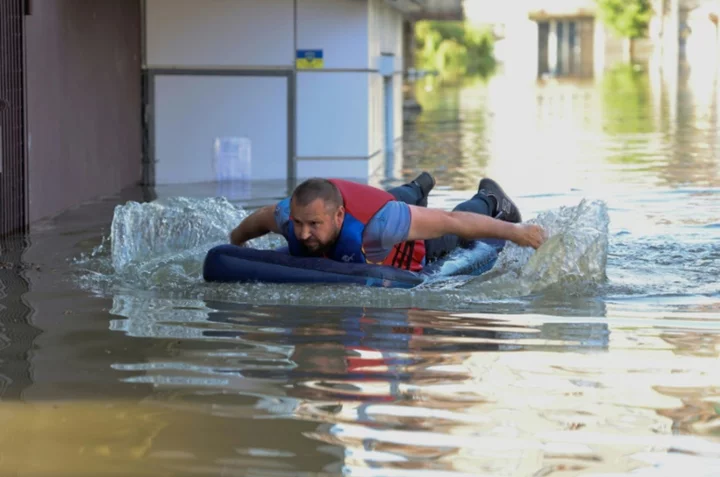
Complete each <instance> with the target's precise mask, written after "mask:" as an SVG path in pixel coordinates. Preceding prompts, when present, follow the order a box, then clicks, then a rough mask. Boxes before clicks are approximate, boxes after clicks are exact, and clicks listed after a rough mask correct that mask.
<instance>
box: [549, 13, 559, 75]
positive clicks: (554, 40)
mask: <svg viewBox="0 0 720 477" xmlns="http://www.w3.org/2000/svg"><path fill="white" fill-rule="evenodd" d="M548 23H549V29H548V46H547V51H548V71H549V72H550V75H551V76H557V74H558V22H557V20H550V21H549V22H548Z"/></svg>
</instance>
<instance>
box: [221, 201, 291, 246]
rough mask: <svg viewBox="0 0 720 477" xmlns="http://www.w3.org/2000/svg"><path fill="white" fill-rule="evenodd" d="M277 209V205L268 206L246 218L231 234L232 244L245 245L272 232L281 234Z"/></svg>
mask: <svg viewBox="0 0 720 477" xmlns="http://www.w3.org/2000/svg"><path fill="white" fill-rule="evenodd" d="M276 207H277V205H267V206H265V207H261V208H260V209H258V210H256V211H255V212H253V213H252V214H250V215H248V216H247V217H245V220H243V221H242V222H240V225H238V226H237V227H235V228H234V229H233V231H232V232H230V243H231V244H233V245H244V244H245V242H247V241H248V240H252V239H254V238H257V237H261V236H263V235H265V234H267V233H270V232H275V233H278V234H279V233H280V228H279V227H278V225H277V223H276V222H275V208H276Z"/></svg>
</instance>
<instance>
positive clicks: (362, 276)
mask: <svg viewBox="0 0 720 477" xmlns="http://www.w3.org/2000/svg"><path fill="white" fill-rule="evenodd" d="M504 245H505V242H504V241H498V240H488V241H481V242H476V244H475V246H474V247H473V248H472V249H458V250H457V251H455V252H453V253H451V254H450V255H448V256H447V257H446V258H443V259H441V260H438V261H436V262H433V263H432V264H430V265H428V266H426V267H425V268H424V269H423V271H422V272H419V273H418V272H411V271H408V270H400V269H398V268H394V267H389V266H384V265H374V264H365V263H343V262H337V261H334V260H330V259H327V258H307V257H293V256H291V255H290V254H289V253H288V251H287V247H283V248H280V249H277V250H257V249H252V248H245V247H238V246H235V245H229V244H226V245H218V246H217V247H214V248H212V249H210V251H208V253H207V255H206V256H205V262H204V264H203V278H204V279H205V280H206V281H208V282H236V283H247V282H260V283H326V284H356V285H364V286H371V287H385V288H413V287H415V286H417V285H420V284H421V283H423V282H424V281H425V280H426V279H427V278H428V277H429V276H431V275H435V274H438V273H441V274H442V275H444V276H454V275H480V274H482V273H484V272H486V271H488V270H490V269H491V268H492V267H493V265H494V264H495V261H496V260H497V257H498V253H499V252H500V251H501V250H502V248H503V247H504Z"/></svg>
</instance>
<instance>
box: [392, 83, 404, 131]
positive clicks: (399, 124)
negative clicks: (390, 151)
mask: <svg viewBox="0 0 720 477" xmlns="http://www.w3.org/2000/svg"><path fill="white" fill-rule="evenodd" d="M393 81H394V83H393V87H394V88H395V94H394V95H393V99H394V100H395V108H394V109H395V112H394V117H395V139H398V138H401V137H403V76H402V74H400V73H399V74H396V75H395V76H394V77H393Z"/></svg>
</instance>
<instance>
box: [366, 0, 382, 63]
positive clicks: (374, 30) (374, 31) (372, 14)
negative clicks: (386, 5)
mask: <svg viewBox="0 0 720 477" xmlns="http://www.w3.org/2000/svg"><path fill="white" fill-rule="evenodd" d="M368 3H369V20H368V21H369V25H368V32H369V39H368V54H369V55H370V60H369V61H370V65H371V67H372V68H375V62H377V59H378V57H380V53H381V51H382V50H381V48H380V35H381V33H380V15H381V9H382V6H383V5H382V0H369V2H368Z"/></svg>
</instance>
